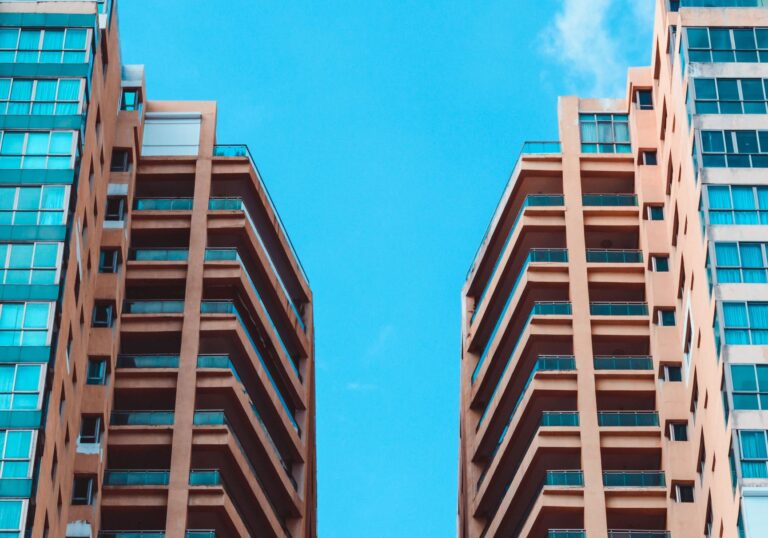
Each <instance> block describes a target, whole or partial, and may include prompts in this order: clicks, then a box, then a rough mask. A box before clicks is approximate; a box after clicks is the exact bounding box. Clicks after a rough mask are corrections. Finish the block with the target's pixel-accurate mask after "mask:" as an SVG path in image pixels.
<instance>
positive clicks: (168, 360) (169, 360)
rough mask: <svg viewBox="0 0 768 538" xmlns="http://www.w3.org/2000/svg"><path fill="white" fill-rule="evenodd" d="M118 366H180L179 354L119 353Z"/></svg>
mask: <svg viewBox="0 0 768 538" xmlns="http://www.w3.org/2000/svg"><path fill="white" fill-rule="evenodd" d="M117 367H118V368H178V367H179V356H178V355H119V356H118V357H117Z"/></svg>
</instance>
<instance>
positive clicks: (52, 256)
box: [32, 243, 59, 267]
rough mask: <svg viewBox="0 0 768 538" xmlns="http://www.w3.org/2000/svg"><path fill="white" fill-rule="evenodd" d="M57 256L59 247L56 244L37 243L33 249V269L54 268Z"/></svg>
mask: <svg viewBox="0 0 768 538" xmlns="http://www.w3.org/2000/svg"><path fill="white" fill-rule="evenodd" d="M58 256H59V245H58V244H57V243H38V244H37V245H36V247H35V258H34V260H33V265H32V266H33V267H56V260H57V258H58Z"/></svg>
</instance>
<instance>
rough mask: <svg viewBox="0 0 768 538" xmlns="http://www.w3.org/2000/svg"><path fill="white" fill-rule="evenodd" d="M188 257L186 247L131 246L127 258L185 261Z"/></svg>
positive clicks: (148, 260) (146, 260) (143, 260)
mask: <svg viewBox="0 0 768 538" xmlns="http://www.w3.org/2000/svg"><path fill="white" fill-rule="evenodd" d="M188 257H189V249H186V248H132V249H131V250H129V251H128V259H129V260H135V261H139V262H185V261H187V258H188Z"/></svg>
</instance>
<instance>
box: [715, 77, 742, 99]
mask: <svg viewBox="0 0 768 538" xmlns="http://www.w3.org/2000/svg"><path fill="white" fill-rule="evenodd" d="M717 93H718V96H719V98H720V100H721V101H738V100H739V85H738V83H737V82H736V79H733V78H719V79H717Z"/></svg>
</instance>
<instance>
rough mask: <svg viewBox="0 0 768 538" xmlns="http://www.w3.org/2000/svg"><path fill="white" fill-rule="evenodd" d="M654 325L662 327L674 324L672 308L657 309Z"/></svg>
mask: <svg viewBox="0 0 768 538" xmlns="http://www.w3.org/2000/svg"><path fill="white" fill-rule="evenodd" d="M656 323H657V325H660V326H662V327H669V326H672V325H674V324H675V310H674V309H672V308H659V309H658V310H657V313H656Z"/></svg>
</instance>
